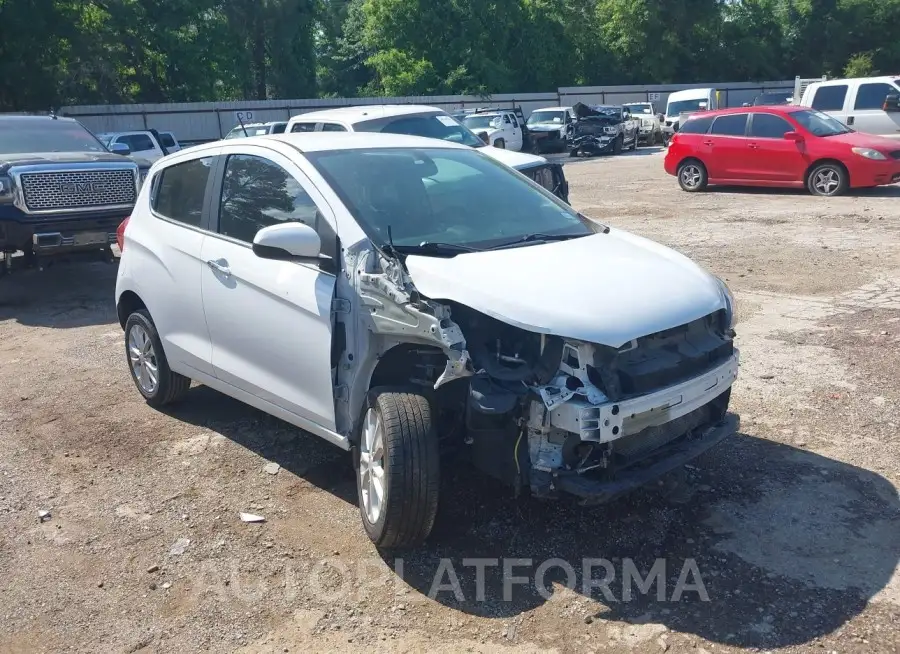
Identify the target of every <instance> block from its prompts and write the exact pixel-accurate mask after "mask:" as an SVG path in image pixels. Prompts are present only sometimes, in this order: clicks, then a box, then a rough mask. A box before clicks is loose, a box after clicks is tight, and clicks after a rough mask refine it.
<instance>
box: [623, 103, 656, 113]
mask: <svg viewBox="0 0 900 654" xmlns="http://www.w3.org/2000/svg"><path fill="white" fill-rule="evenodd" d="M624 106H625V108H626V109H628V111H630V112H631V113H633V114H652V113H653V107H651V106H650V105H649V104H643V103H639V104H626V105H624Z"/></svg>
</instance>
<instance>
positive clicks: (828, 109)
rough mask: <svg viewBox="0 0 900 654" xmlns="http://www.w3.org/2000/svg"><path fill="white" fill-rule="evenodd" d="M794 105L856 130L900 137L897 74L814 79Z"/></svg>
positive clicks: (899, 80)
mask: <svg viewBox="0 0 900 654" xmlns="http://www.w3.org/2000/svg"><path fill="white" fill-rule="evenodd" d="M797 104H799V105H802V106H804V107H812V108H813V109H818V110H819V111H822V112H825V113H827V114H828V115H830V116H832V117H834V118H837V119H838V120H839V121H841V122H842V123H844V124H845V125H847V126H848V127H850V128H851V129H853V130H856V131H857V132H864V133H866V134H877V135H878V136H887V137H889V138H894V139H900V75H889V76H884V77H862V78H857V79H832V80H827V81H822V82H813V83H812V84H810V85H809V86H807V87H806V88H805V90H804V91H803V96H802V97H801V98H799V99H798V102H797Z"/></svg>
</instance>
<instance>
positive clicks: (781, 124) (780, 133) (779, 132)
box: [750, 114, 794, 139]
mask: <svg viewBox="0 0 900 654" xmlns="http://www.w3.org/2000/svg"><path fill="white" fill-rule="evenodd" d="M793 131H794V128H793V127H791V124H790V123H789V122H788V121H786V120H785V119H784V118H781V117H779V116H775V115H773V114H753V120H752V121H750V136H753V137H756V138H759V139H781V138H784V134H785V132H793Z"/></svg>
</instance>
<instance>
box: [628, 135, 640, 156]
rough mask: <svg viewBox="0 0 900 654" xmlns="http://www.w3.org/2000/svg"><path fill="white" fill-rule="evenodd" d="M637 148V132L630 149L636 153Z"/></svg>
mask: <svg viewBox="0 0 900 654" xmlns="http://www.w3.org/2000/svg"><path fill="white" fill-rule="evenodd" d="M637 146H638V135H637V132H635V133H634V140H633V141H632V142H631V147H630V148H628V149H629V150H631V151H632V152H634V151H635V150H637Z"/></svg>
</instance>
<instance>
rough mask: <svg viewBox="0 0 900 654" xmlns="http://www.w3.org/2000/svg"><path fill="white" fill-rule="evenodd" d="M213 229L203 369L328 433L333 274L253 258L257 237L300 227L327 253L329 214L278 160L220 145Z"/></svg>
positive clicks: (207, 254)
mask: <svg viewBox="0 0 900 654" xmlns="http://www.w3.org/2000/svg"><path fill="white" fill-rule="evenodd" d="M221 166H222V168H223V175H222V182H221V189H220V191H219V192H218V193H216V194H215V196H214V199H215V200H217V210H214V211H213V212H212V213H213V222H214V225H213V231H214V232H215V235H209V236H208V237H207V238H206V240H205V241H204V243H203V253H202V259H203V261H204V262H205V264H206V265H205V266H204V271H203V277H202V293H203V306H204V310H205V313H206V321H207V324H208V326H209V333H210V340H211V342H212V364H213V367H214V369H215V373H216V376H217V377H218V378H219V379H220V380H222V381H223V382H225V383H227V384H230V385H231V386H234V387H236V388H238V389H240V390H243V391H245V392H247V393H250V394H252V395H255V396H257V397H259V398H260V399H263V400H265V401H267V402H270V403H272V404H274V405H276V406H278V407H281V408H282V409H284V410H286V411H289V412H290V413H293V414H294V415H297V416H300V417H301V418H304V419H306V420H309V421H311V422H313V423H315V424H317V425H320V426H322V427H324V428H326V429H330V430H334V429H335V418H334V395H333V390H332V373H331V345H332V343H331V335H332V322H331V304H332V298H333V295H334V284H335V277H334V275H333V274H330V273H327V272H323V271H322V270H320V269H319V268H318V267H317V266H316V265H314V264H306V263H297V262H293V261H274V260H270V259H261V258H259V257H257V256H256V255H255V254H254V253H253V250H252V248H251V245H252V242H253V238H254V236H255V235H256V232H257V231H259V230H260V229H262V228H263V227H268V226H269V225H274V224H277V223H280V222H283V221H298V222H303V223H306V224H308V225H310V226H311V227H313V228H315V229H316V230H317V231H318V232H319V234H320V237H321V238H322V246H323V253H325V254H333V255H336V253H335V252H333V250H334V248H335V241H336V239H335V232H334V229H333V227H332V224H333V222H332V221H333V216H332V214H331V210H330V207H329V206H328V205H327V204H326V203H325V201H324V199H323V198H322V196H321V195H319V193H318V191H317V190H316V189H315V187H314V186H313V185H312V184H311V183H310V181H309V180H308V178H306V176H305V175H303V173H302V172H301V171H300V170H299V169H298V168H297V167H296V166H295V165H294V164H293V163H292V162H291V161H290V160H289V159H288V158H287V157H284V156H282V155H281V154H279V153H276V152H274V151H271V150H268V149H266V148H262V147H259V146H249V147H248V146H244V147H240V146H233V147H230V148H229V147H225V148H224V149H223V154H222V162H221Z"/></svg>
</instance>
